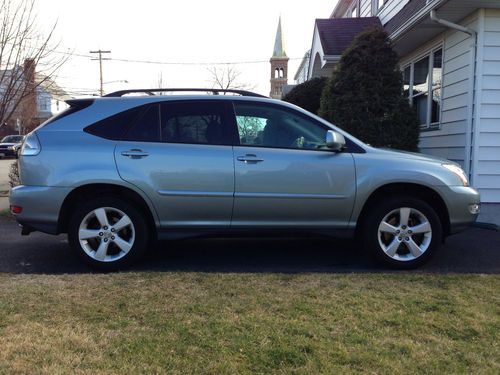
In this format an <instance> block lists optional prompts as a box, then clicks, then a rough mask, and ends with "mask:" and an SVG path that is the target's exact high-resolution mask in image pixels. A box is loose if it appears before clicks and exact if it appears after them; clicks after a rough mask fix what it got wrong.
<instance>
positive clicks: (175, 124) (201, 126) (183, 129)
mask: <svg viewBox="0 0 500 375" xmlns="http://www.w3.org/2000/svg"><path fill="white" fill-rule="evenodd" d="M227 134H228V133H227V122H226V104H225V103H223V102H218V101H206V100H204V101H189V102H187V101H186V102H167V103H163V104H162V105H161V136H162V140H163V141H164V142H168V143H196V144H215V145H220V144H227V143H228V142H227Z"/></svg>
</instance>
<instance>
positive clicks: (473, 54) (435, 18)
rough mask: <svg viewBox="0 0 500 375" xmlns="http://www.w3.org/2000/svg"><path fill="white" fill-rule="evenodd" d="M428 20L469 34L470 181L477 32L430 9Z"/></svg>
mask: <svg viewBox="0 0 500 375" xmlns="http://www.w3.org/2000/svg"><path fill="white" fill-rule="evenodd" d="M430 18H431V20H432V21H434V22H436V23H439V24H441V25H443V26H446V27H448V28H450V29H454V30H457V31H461V32H463V33H466V34H469V35H470V37H471V38H472V41H473V43H472V45H471V50H470V51H471V53H470V55H471V61H470V65H471V67H472V69H471V73H470V79H469V90H470V104H469V106H468V107H469V108H468V116H467V129H466V137H465V160H464V164H465V173H466V174H467V176H468V177H469V180H471V179H472V176H473V173H472V171H471V160H473V159H474V156H475V155H474V148H473V147H472V137H474V138H476V136H477V135H476V134H474V101H475V91H476V79H475V78H476V66H477V62H476V55H477V32H476V31H475V30H473V29H471V28H469V27H465V26H462V25H457V24H456V23H453V22H450V21H447V20H444V19H442V18H439V17H438V16H437V14H436V10H435V9H432V10H431V12H430Z"/></svg>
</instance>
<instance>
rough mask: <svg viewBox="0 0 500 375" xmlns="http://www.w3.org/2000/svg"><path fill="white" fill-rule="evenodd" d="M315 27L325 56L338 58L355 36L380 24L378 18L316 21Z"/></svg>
mask: <svg viewBox="0 0 500 375" xmlns="http://www.w3.org/2000/svg"><path fill="white" fill-rule="evenodd" d="M316 26H317V27H318V32H319V37H320V39H321V45H322V46H323V52H324V53H325V55H333V56H340V55H342V53H343V52H344V51H345V50H346V49H347V47H349V45H350V44H351V42H352V41H353V39H354V38H355V37H356V35H358V34H359V33H361V32H363V31H364V30H366V29H367V28H370V27H374V26H380V27H382V24H381V23H380V20H379V18H378V17H361V18H328V19H317V20H316Z"/></svg>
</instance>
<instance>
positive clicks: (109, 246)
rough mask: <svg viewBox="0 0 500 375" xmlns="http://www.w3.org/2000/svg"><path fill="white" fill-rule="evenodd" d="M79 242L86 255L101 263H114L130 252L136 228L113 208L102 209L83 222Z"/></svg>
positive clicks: (121, 212)
mask: <svg viewBox="0 0 500 375" xmlns="http://www.w3.org/2000/svg"><path fill="white" fill-rule="evenodd" d="M78 240H79V242H80V246H81V247H82V249H83V250H84V251H85V253H86V254H87V255H88V256H89V257H91V258H92V259H94V260H97V261H99V262H114V261H117V260H119V259H121V258H123V257H124V256H125V255H127V253H128V252H129V251H130V249H131V248H132V246H133V245H134V241H135V228H134V224H133V222H132V220H131V219H130V217H129V216H128V215H127V214H125V213H124V212H123V211H121V210H119V209H117V208H113V207H100V208H96V209H94V210H92V211H91V212H89V213H88V214H87V215H86V216H85V217H84V218H83V220H82V221H81V223H80V227H79V229H78Z"/></svg>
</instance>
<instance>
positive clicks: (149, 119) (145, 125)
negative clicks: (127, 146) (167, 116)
mask: <svg viewBox="0 0 500 375" xmlns="http://www.w3.org/2000/svg"><path fill="white" fill-rule="evenodd" d="M123 139H124V140H128V141H141V142H160V141H161V134H160V105H159V104H152V105H150V106H148V107H146V108H144V110H143V112H142V113H141V114H140V115H139V116H138V117H137V118H136V119H135V121H134V123H133V125H131V127H130V129H129V131H128V132H127V133H126V135H125V137H124V138H123Z"/></svg>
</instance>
